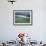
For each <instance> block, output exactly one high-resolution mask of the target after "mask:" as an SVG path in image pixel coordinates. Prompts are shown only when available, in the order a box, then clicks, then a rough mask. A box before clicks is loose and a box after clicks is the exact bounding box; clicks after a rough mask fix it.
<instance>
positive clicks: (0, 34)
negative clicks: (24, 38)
mask: <svg viewBox="0 0 46 46" xmlns="http://www.w3.org/2000/svg"><path fill="white" fill-rule="evenodd" d="M18 9H20V10H21V9H26V10H28V9H29V10H33V25H32V26H14V25H13V10H18ZM18 32H27V33H30V34H31V38H32V39H33V40H37V41H41V40H43V41H44V40H46V1H45V0H17V1H16V3H14V4H13V5H12V4H11V3H10V2H8V1H7V0H0V40H1V41H2V40H11V39H13V40H15V38H16V37H17V36H16V35H17V34H18Z"/></svg>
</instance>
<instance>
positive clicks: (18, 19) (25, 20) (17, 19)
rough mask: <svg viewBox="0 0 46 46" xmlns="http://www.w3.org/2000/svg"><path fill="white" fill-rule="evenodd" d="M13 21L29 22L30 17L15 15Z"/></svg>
mask: <svg viewBox="0 0 46 46" xmlns="http://www.w3.org/2000/svg"><path fill="white" fill-rule="evenodd" d="M15 23H30V18H24V17H16V18H15Z"/></svg>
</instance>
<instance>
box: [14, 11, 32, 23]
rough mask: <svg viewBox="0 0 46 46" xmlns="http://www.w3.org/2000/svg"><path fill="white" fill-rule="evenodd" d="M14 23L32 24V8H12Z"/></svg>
mask: <svg viewBox="0 0 46 46" xmlns="http://www.w3.org/2000/svg"><path fill="white" fill-rule="evenodd" d="M13 22H14V24H32V10H14V11H13Z"/></svg>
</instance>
